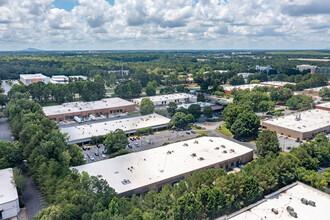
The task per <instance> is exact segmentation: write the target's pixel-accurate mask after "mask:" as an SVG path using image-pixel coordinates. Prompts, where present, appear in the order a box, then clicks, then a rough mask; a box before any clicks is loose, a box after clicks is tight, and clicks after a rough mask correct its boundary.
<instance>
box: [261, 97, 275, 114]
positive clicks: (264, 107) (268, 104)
mask: <svg viewBox="0 0 330 220" xmlns="http://www.w3.org/2000/svg"><path fill="white" fill-rule="evenodd" d="M274 107H275V104H274V102H272V101H264V100H263V101H261V102H260V103H259V105H258V111H260V112H267V111H269V110H272V109H274Z"/></svg>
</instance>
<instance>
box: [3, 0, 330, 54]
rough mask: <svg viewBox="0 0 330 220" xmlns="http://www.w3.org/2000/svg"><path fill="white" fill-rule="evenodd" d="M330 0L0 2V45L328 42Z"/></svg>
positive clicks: (96, 46) (93, 46) (127, 46)
mask: <svg viewBox="0 0 330 220" xmlns="http://www.w3.org/2000/svg"><path fill="white" fill-rule="evenodd" d="M326 1H328V0H278V1H265V0H199V1H198V2H197V3H195V1H194V0H167V1H154V0H127V1H124V0H115V4H114V5H113V6H112V5H110V4H109V3H108V2H107V1H106V0H78V3H79V4H78V5H77V6H75V7H74V8H73V9H72V10H71V11H65V10H64V9H58V8H54V7H53V5H52V3H53V2H54V0H10V1H8V0H0V48H1V49H2V50H6V49H13V48H17V49H22V48H26V47H37V48H41V49H230V48H234V49H235V48H242V49H249V48H250V49H254V48H256V49H262V48H279V49H280V48H285V47H289V48H309V47H310V45H312V44H311V43H313V46H314V47H319V48H325V47H327V46H329V45H330V40H329V39H330V37H329V36H330V33H329V20H330V14H329V13H328V12H329V11H330V8H329V7H330V5H329V4H326Z"/></svg>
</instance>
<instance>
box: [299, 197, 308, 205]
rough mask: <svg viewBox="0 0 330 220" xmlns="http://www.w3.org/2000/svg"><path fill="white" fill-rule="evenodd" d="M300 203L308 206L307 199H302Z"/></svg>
mask: <svg viewBox="0 0 330 220" xmlns="http://www.w3.org/2000/svg"><path fill="white" fill-rule="evenodd" d="M300 201H301V203H302V204H305V205H308V200H307V199H305V198H302V199H301V200H300Z"/></svg>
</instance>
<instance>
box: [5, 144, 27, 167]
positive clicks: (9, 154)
mask: <svg viewBox="0 0 330 220" xmlns="http://www.w3.org/2000/svg"><path fill="white" fill-rule="evenodd" d="M22 160H23V156H22V152H21V150H20V149H19V147H18V146H17V145H16V144H12V143H11V142H9V141H0V169H4V168H7V167H15V166H17V165H19V164H20V163H21V162H22Z"/></svg>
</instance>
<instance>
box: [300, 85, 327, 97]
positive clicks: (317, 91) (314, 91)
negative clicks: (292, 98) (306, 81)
mask: <svg viewBox="0 0 330 220" xmlns="http://www.w3.org/2000/svg"><path fill="white" fill-rule="evenodd" d="M323 88H329V89H330V86H321V87H316V88H310V89H304V91H303V94H304V95H308V96H310V97H312V98H313V97H315V98H318V97H319V96H320V90H321V89H323Z"/></svg>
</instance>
